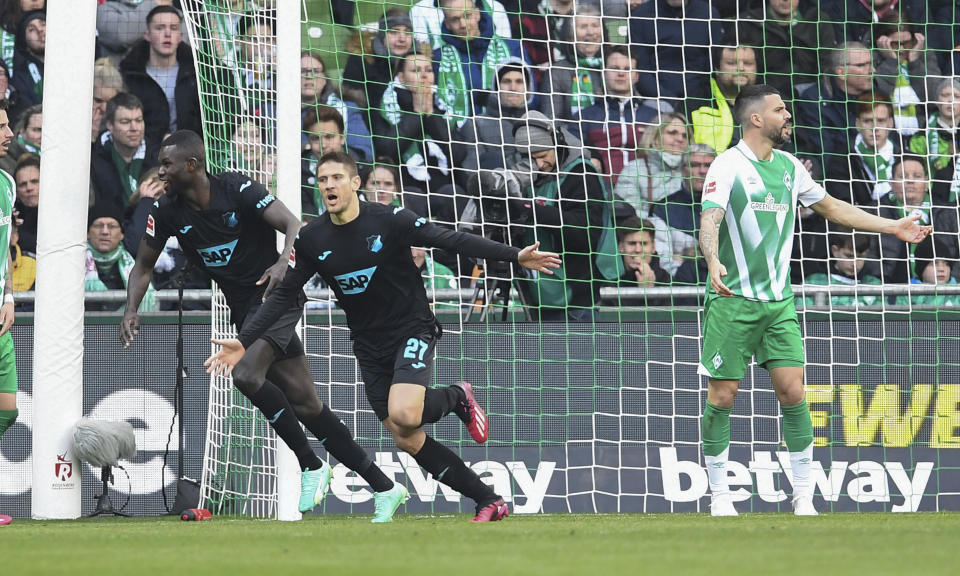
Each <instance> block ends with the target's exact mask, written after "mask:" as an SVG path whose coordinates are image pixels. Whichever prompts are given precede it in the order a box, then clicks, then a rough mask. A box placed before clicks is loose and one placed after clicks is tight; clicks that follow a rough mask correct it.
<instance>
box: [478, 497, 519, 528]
mask: <svg viewBox="0 0 960 576" xmlns="http://www.w3.org/2000/svg"><path fill="white" fill-rule="evenodd" d="M509 515H510V509H509V508H507V505H506V503H505V502H504V501H503V498H500V499H499V500H497V501H496V502H491V503H490V504H487V505H486V506H483V507H480V505H477V515H476V516H474V517H473V520H471V522H496V521H498V520H503V519H504V518H506V517H507V516H509Z"/></svg>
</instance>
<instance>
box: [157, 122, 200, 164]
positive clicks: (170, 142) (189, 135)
mask: <svg viewBox="0 0 960 576" xmlns="http://www.w3.org/2000/svg"><path fill="white" fill-rule="evenodd" d="M168 146H175V147H176V148H177V151H179V152H181V153H183V154H186V155H187V157H194V158H196V159H197V160H199V161H200V163H201V164H206V150H205V148H204V146H203V138H201V137H200V135H199V134H197V133H196V132H194V131H193V130H177V131H176V132H174V133H173V134H171V135H169V136H167V137H166V138H164V139H163V142H161V143H160V148H161V149H162V148H166V147H168Z"/></svg>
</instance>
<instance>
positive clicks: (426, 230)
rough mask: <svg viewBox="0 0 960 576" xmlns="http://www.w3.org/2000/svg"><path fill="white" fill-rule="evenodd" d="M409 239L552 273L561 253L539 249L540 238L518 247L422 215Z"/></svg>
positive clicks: (464, 253) (475, 256) (476, 256)
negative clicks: (451, 227) (463, 230)
mask: <svg viewBox="0 0 960 576" xmlns="http://www.w3.org/2000/svg"><path fill="white" fill-rule="evenodd" d="M410 239H411V243H412V244H413V245H422V246H433V247H436V248H443V249H444V250H449V251H451V252H456V253H457V254H462V255H463V256H470V257H474V258H483V259H486V260H501V261H505V262H517V263H518V264H520V265H521V266H523V267H524V268H529V269H530V270H537V271H539V272H544V273H546V274H552V273H553V272H551V271H550V269H551V268H559V267H560V256H559V255H557V254H555V253H553V252H540V251H538V250H537V248H538V247H539V246H540V243H539V242H537V243H535V244H532V245H530V246H527V247H526V248H524V249H523V250H518V249H517V248H514V247H513V246H507V245H506V244H501V243H500V242H495V241H493V240H490V239H487V238H484V237H483V236H478V235H476V234H470V233H467V232H459V231H456V230H450V229H448V228H443V227H441V226H437V225H436V224H432V223H430V222H427V221H426V220H425V219H422V218H421V219H418V220H417V221H416V223H415V224H414V229H413V232H412V233H411V235H410Z"/></svg>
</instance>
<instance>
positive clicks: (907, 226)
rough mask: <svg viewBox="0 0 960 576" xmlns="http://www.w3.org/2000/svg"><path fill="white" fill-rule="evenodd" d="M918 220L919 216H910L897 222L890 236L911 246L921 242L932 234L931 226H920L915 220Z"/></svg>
mask: <svg viewBox="0 0 960 576" xmlns="http://www.w3.org/2000/svg"><path fill="white" fill-rule="evenodd" d="M919 219H920V215H919V214H911V215H909V216H905V217H903V218H901V219H899V220H897V223H896V225H895V226H894V228H893V230H892V231H891V234H893V235H894V236H896V237H897V238H899V239H901V240H903V241H904V242H910V243H911V244H919V243H920V242H923V239H924V238H926V237H927V236H929V235H930V233H931V232H933V226H921V225H919V224H917V220H919Z"/></svg>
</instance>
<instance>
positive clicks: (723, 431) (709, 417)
mask: <svg viewBox="0 0 960 576" xmlns="http://www.w3.org/2000/svg"><path fill="white" fill-rule="evenodd" d="M700 433H701V434H702V435H703V455H704V456H719V455H720V453H721V452H723V451H724V450H726V449H727V446H729V445H730V408H719V407H717V406H714V405H713V404H711V403H709V402H707V406H706V408H704V409H703V417H702V418H700Z"/></svg>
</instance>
